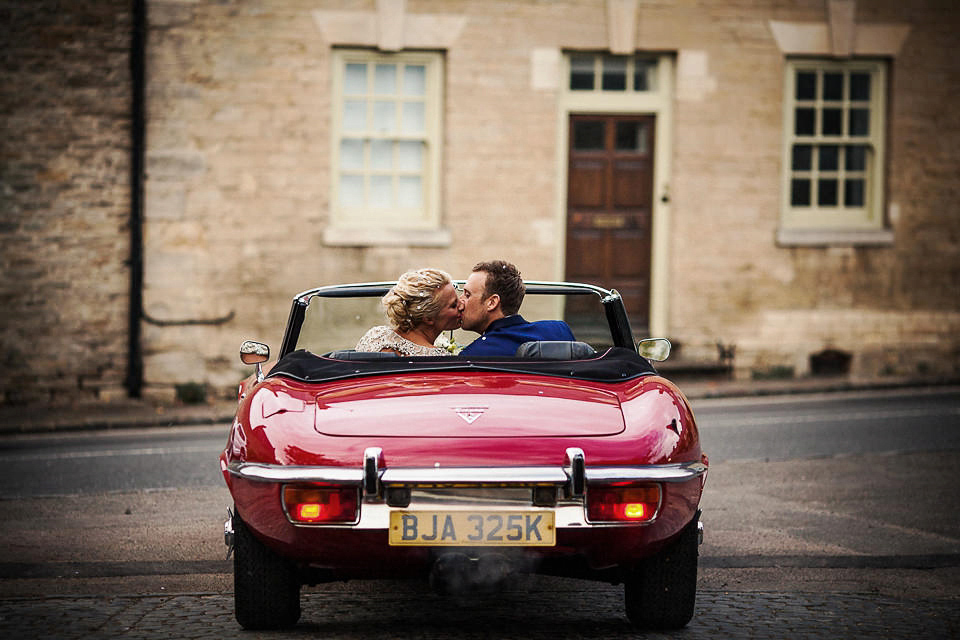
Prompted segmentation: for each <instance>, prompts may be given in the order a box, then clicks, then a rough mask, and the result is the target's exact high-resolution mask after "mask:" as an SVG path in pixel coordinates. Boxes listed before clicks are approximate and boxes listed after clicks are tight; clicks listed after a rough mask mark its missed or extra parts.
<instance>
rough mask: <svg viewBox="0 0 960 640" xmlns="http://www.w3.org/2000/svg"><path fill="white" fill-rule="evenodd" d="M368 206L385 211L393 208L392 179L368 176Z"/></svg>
mask: <svg viewBox="0 0 960 640" xmlns="http://www.w3.org/2000/svg"><path fill="white" fill-rule="evenodd" d="M370 206H371V207H374V208H376V209H386V208H388V207H391V206H393V178H392V177H390V176H370Z"/></svg>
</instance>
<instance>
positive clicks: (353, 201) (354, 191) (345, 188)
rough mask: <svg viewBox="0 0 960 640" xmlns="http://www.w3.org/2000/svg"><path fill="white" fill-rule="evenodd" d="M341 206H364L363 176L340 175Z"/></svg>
mask: <svg viewBox="0 0 960 640" xmlns="http://www.w3.org/2000/svg"><path fill="white" fill-rule="evenodd" d="M340 206H343V207H362V206H363V176H345V175H341V176H340Z"/></svg>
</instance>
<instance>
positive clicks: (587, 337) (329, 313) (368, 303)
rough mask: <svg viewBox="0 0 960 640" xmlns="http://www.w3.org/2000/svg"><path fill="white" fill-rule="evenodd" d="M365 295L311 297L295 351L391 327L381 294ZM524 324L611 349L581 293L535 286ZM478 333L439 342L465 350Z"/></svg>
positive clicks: (324, 347)
mask: <svg viewBox="0 0 960 640" xmlns="http://www.w3.org/2000/svg"><path fill="white" fill-rule="evenodd" d="M364 293H365V294H372V295H365V297H346V296H343V297H341V296H337V297H327V296H326V295H323V294H318V295H313V296H312V297H309V304H308V306H307V308H306V311H305V314H304V320H303V326H302V327H301V329H300V334H299V337H298V339H297V342H296V348H297V349H306V350H307V351H310V352H312V353H316V354H323V353H328V352H330V351H337V350H341V349H353V348H354V347H355V346H356V344H357V341H358V340H359V339H360V337H361V336H362V335H363V334H364V333H366V331H367V330H368V329H370V328H371V327H373V326H377V325H389V322H388V320H387V317H386V314H385V313H384V310H383V306H382V305H381V303H380V297H381V295H382V294H380V293H379V291H371V292H364ZM520 315H522V316H523V317H524V319H526V320H528V321H531V322H533V321H537V320H565V321H566V322H567V324H569V325H570V328H571V329H572V330H573V333H574V336H575V337H576V338H577V340H580V341H582V342H586V343H588V344H590V345H591V346H592V347H593V348H594V349H597V350H598V351H599V350H602V349H605V348H607V347H610V346H612V345H613V340H612V338H611V332H610V327H609V324H608V322H607V319H606V315H605V311H604V307H603V304H601V298H600V295H599V294H598V293H597V292H595V291H583V292H580V293H578V294H576V295H574V294H570V295H564V294H559V293H555V292H551V293H543V292H538V291H537V288H536V287H534V286H530V287H528V292H527V295H526V297H525V298H524V301H523V306H522V307H521V309H520ZM478 337H479V335H478V334H476V333H473V332H471V331H464V330H462V329H458V330H455V331H448V332H445V333H444V334H443V335H441V336H440V338H439V339H438V341H437V344H446V342H449V341H453V342H454V344H455V345H456V346H457V347H465V346H467V345H468V344H470V343H471V342H473V341H474V340H475V339H476V338H478Z"/></svg>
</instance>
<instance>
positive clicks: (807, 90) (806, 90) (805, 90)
mask: <svg viewBox="0 0 960 640" xmlns="http://www.w3.org/2000/svg"><path fill="white" fill-rule="evenodd" d="M796 91H797V100H816V99H817V74H816V73H813V72H811V71H798V72H797V89H796Z"/></svg>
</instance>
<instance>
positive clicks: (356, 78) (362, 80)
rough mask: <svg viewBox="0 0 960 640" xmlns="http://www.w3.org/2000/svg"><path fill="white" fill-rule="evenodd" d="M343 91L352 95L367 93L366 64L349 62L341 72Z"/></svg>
mask: <svg viewBox="0 0 960 640" xmlns="http://www.w3.org/2000/svg"><path fill="white" fill-rule="evenodd" d="M343 92H344V93H348V94H353V95H364V94H366V93H367V65H365V64H356V63H350V64H348V65H347V68H346V70H345V71H344V74H343Z"/></svg>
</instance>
